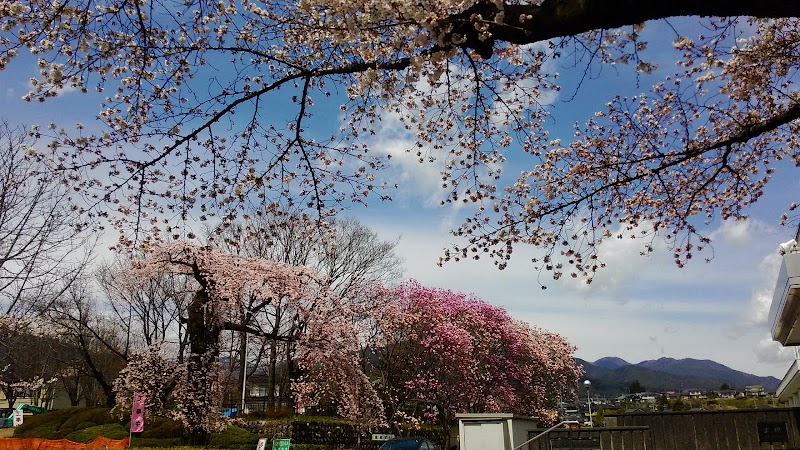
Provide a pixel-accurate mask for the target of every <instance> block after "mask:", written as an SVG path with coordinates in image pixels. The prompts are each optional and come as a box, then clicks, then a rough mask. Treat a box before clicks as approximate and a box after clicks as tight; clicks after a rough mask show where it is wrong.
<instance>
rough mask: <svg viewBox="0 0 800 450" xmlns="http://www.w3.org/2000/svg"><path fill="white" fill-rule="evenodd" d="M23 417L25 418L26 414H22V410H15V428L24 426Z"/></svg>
mask: <svg viewBox="0 0 800 450" xmlns="http://www.w3.org/2000/svg"><path fill="white" fill-rule="evenodd" d="M23 417H25V416H24V413H23V412H22V410H21V409H15V410H14V426H15V427H18V426H20V425H22V421H23V420H24V419H23Z"/></svg>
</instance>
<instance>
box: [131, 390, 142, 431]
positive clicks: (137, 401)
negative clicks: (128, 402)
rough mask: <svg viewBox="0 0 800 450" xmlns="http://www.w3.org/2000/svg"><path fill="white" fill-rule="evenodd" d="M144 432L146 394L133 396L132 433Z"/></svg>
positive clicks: (139, 393) (138, 393)
mask: <svg viewBox="0 0 800 450" xmlns="http://www.w3.org/2000/svg"><path fill="white" fill-rule="evenodd" d="M142 431H144V394H142V393H141V392H137V393H135V394H133V411H131V433H141V432H142Z"/></svg>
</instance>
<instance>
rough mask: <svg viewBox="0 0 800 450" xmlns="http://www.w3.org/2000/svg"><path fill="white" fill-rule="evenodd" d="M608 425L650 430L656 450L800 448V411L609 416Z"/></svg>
mask: <svg viewBox="0 0 800 450" xmlns="http://www.w3.org/2000/svg"><path fill="white" fill-rule="evenodd" d="M605 422H606V425H607V426H609V427H616V429H619V428H622V429H624V428H627V427H646V428H648V429H649V436H650V443H648V444H647V448H648V449H653V450H754V449H787V450H788V449H800V408H769V409H751V410H730V411H687V412H664V413H626V414H606V416H605ZM611 429H615V428H611ZM612 444H613V441H612ZM598 448H600V449H602V450H608V449H613V450H619V449H620V448H624V449H625V450H627V449H628V448H630V447H627V446H625V447H617V446H613V445H612V446H611V447H608V446H604V445H601V446H600V447H598Z"/></svg>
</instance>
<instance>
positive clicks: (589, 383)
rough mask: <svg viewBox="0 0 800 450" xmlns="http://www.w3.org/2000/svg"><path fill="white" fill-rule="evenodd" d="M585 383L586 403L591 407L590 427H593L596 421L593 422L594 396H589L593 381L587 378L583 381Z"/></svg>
mask: <svg viewBox="0 0 800 450" xmlns="http://www.w3.org/2000/svg"><path fill="white" fill-rule="evenodd" d="M583 385H584V386H586V405H587V406H588V407H589V427H590V428H593V427H594V423H592V398H591V397H589V388H591V387H592V382H591V381H589V380H586V381H584V382H583Z"/></svg>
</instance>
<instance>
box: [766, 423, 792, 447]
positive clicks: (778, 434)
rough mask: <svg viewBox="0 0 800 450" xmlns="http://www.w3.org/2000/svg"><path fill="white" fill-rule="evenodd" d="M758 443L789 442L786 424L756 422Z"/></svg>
mask: <svg viewBox="0 0 800 450" xmlns="http://www.w3.org/2000/svg"><path fill="white" fill-rule="evenodd" d="M758 442H789V433H788V432H787V431H786V422H758Z"/></svg>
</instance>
